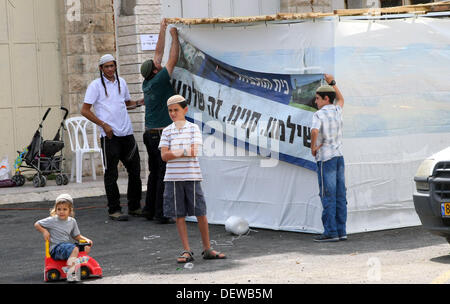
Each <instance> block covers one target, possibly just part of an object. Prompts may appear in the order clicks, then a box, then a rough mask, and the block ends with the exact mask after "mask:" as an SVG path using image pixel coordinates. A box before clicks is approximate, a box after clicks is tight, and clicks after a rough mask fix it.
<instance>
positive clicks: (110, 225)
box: [0, 197, 450, 284]
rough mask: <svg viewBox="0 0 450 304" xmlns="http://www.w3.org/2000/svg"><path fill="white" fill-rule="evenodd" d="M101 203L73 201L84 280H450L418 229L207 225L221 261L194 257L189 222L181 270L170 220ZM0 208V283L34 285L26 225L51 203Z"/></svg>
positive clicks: (33, 241) (449, 266) (37, 276)
mask: <svg viewBox="0 0 450 304" xmlns="http://www.w3.org/2000/svg"><path fill="white" fill-rule="evenodd" d="M105 202H106V200H105V198H104V197H98V198H89V199H86V198H83V199H76V200H75V206H76V208H77V210H76V218H77V221H78V223H79V227H80V230H81V233H82V234H84V235H86V236H87V237H89V238H91V239H92V240H93V241H94V247H93V249H92V252H91V255H92V256H93V257H94V258H95V259H96V260H97V261H99V263H100V264H101V266H102V268H103V272H104V277H103V278H102V279H91V280H87V281H84V282H83V283H85V284H103V283H184V282H186V281H187V282H190V283H198V284H201V283H221V284H222V283H240V284H241V283H245V284H248V283H251V284H253V283H268V284H270V283H432V282H433V283H450V246H449V244H448V243H447V242H446V241H445V239H444V238H440V237H437V236H434V235H431V234H430V233H428V232H427V231H424V230H423V229H422V228H421V227H412V228H403V229H395V230H385V231H379V232H369V233H360V234H353V235H349V240H348V241H346V242H339V243H327V244H318V243H315V242H313V241H312V239H313V237H314V236H313V235H311V234H304V233H294V232H282V231H272V230H264V229H258V228H253V229H252V230H251V231H250V233H249V234H248V235H246V236H241V237H239V238H237V237H236V236H233V235H231V234H229V233H227V232H226V231H225V229H224V226H223V225H210V233H211V240H212V243H213V246H214V247H215V248H216V249H218V250H221V251H224V252H225V253H226V254H227V255H228V257H229V258H228V259H226V260H220V261H206V260H203V259H201V256H200V252H201V241H200V235H199V232H198V229H197V226H196V223H188V230H189V237H190V242H191V246H192V249H193V251H194V252H195V257H196V260H195V261H194V263H193V264H194V267H193V268H192V269H185V268H183V266H182V265H179V264H177V263H176V256H177V255H178V253H179V252H180V249H181V247H180V241H179V239H178V235H177V232H176V227H175V225H161V224H157V223H155V222H153V221H147V220H145V219H143V218H131V219H130V221H128V222H113V221H110V220H108V219H107V217H106V209H105V208H104V205H105ZM0 207H1V208H0V223H1V224H0V225H1V229H0V243H1V259H0V269H1V270H2V271H1V272H0V283H33V284H34V283H42V282H43V262H44V242H43V239H42V236H41V234H40V233H38V232H37V231H36V230H35V229H34V227H33V223H34V222H35V221H36V220H38V219H40V218H43V217H46V216H47V215H48V209H49V208H50V207H51V206H50V205H49V203H42V202H41V203H39V202H38V203H27V204H15V205H3V206H0ZM5 208H7V209H10V210H5ZM20 208H28V209H26V210H19V209H20ZM79 208H81V209H79ZM125 210H126V208H125Z"/></svg>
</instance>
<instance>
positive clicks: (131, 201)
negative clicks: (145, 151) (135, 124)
mask: <svg viewBox="0 0 450 304" xmlns="http://www.w3.org/2000/svg"><path fill="white" fill-rule="evenodd" d="M101 145H102V150H103V157H104V160H105V178H104V180H105V190H106V197H107V199H108V213H109V214H112V213H114V212H117V211H122V208H121V206H120V192H119V187H118V186H117V179H118V177H119V171H118V169H117V166H118V165H119V161H121V162H122V163H123V165H124V166H125V168H126V169H127V172H128V190H127V199H128V210H136V209H138V208H140V207H141V196H142V181H141V163H140V157H139V149H138V147H137V144H136V140H135V139H134V136H133V135H128V136H115V135H114V136H113V137H112V138H111V139H109V138H108V137H106V136H105V137H102V139H101Z"/></svg>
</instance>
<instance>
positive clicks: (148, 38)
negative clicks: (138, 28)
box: [141, 34, 159, 51]
mask: <svg viewBox="0 0 450 304" xmlns="http://www.w3.org/2000/svg"><path fill="white" fill-rule="evenodd" d="M158 36H159V34H150V35H141V48H142V50H143V51H154V50H156V42H158Z"/></svg>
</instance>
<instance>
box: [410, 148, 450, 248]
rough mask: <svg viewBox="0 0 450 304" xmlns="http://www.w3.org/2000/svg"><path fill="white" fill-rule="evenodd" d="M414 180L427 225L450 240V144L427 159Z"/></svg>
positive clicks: (418, 209)
mask: <svg viewBox="0 0 450 304" xmlns="http://www.w3.org/2000/svg"><path fill="white" fill-rule="evenodd" d="M414 181H415V183H416V191H414V195H413V200H414V207H415V208H416V212H417V214H418V215H419V218H420V221H421V222H422V225H423V227H424V228H425V229H427V230H429V231H430V232H431V233H433V234H436V235H440V236H443V237H445V238H446V239H447V241H448V242H449V243H450V147H448V148H446V149H444V150H442V151H440V152H438V153H436V154H434V155H432V156H430V157H429V158H427V159H425V160H424V161H423V162H422V164H421V165H420V166H419V169H418V170H417V173H416V176H415V177H414Z"/></svg>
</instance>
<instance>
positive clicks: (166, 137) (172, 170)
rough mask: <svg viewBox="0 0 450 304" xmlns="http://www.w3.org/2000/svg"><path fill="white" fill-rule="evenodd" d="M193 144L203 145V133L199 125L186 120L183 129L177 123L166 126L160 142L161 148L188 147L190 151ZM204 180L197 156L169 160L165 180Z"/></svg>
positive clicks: (176, 148) (175, 148)
mask: <svg viewBox="0 0 450 304" xmlns="http://www.w3.org/2000/svg"><path fill="white" fill-rule="evenodd" d="M192 144H198V145H200V146H201V145H202V134H201V132H200V129H199V127H198V126H197V125H196V124H193V123H191V122H189V121H186V123H185V124H184V126H183V127H182V128H181V129H177V127H176V126H175V123H172V124H171V125H169V126H168V127H166V128H165V129H164V130H163V132H162V134H161V140H160V142H159V149H161V148H162V147H167V148H169V150H178V149H186V150H188V151H190V149H191V145H192ZM201 180H203V177H202V172H201V169H200V163H199V161H198V158H197V157H179V158H176V159H172V160H169V161H168V162H167V165H166V175H165V176H164V181H165V182H167V181H201Z"/></svg>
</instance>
